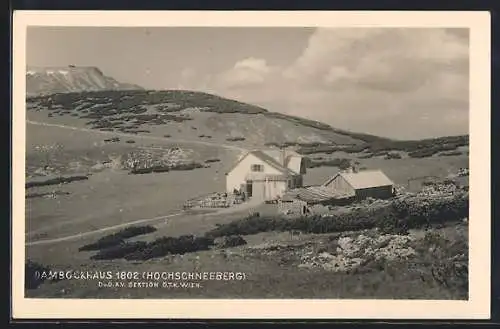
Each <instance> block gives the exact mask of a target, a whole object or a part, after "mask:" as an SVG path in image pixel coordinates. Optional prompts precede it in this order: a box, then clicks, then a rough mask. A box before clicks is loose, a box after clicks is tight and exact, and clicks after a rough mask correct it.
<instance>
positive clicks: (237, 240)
mask: <svg viewBox="0 0 500 329" xmlns="http://www.w3.org/2000/svg"><path fill="white" fill-rule="evenodd" d="M215 244H216V245H217V246H218V247H219V248H231V247H237V246H241V245H245V244H247V242H246V240H245V239H243V237H242V236H241V235H230V236H223V237H221V238H219V239H218V240H217V241H215Z"/></svg>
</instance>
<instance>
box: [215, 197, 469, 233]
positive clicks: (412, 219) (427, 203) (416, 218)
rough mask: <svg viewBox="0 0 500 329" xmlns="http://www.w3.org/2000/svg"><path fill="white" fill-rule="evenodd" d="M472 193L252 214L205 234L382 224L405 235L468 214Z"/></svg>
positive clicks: (337, 229)
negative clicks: (325, 210)
mask: <svg viewBox="0 0 500 329" xmlns="http://www.w3.org/2000/svg"><path fill="white" fill-rule="evenodd" d="M468 213H469V195H468V193H462V194H457V195H455V196H454V197H453V198H451V199H437V200H433V199H429V200H420V199H413V200H403V201H393V202H392V203H391V204H389V205H388V206H385V207H380V208H370V207H364V208H361V209H356V210H353V211H351V212H348V213H345V214H341V215H331V216H327V217H320V216H312V217H298V218H285V217H282V216H259V215H256V214H252V215H249V216H247V217H245V218H243V219H239V220H235V221H232V222H230V223H227V224H223V225H219V226H216V227H215V228H214V229H212V230H210V231H209V232H207V233H206V236H208V237H211V238H217V237H222V236H233V235H252V234H257V233H261V232H270V231H290V230H297V231H302V232H306V233H333V232H343V231H360V230H365V229H372V228H375V227H379V228H380V229H382V230H383V231H386V232H390V233H397V234H406V233H407V232H408V229H411V228H422V227H428V226H429V225H430V224H431V223H439V224H441V223H444V222H447V221H453V220H459V219H461V218H464V217H468Z"/></svg>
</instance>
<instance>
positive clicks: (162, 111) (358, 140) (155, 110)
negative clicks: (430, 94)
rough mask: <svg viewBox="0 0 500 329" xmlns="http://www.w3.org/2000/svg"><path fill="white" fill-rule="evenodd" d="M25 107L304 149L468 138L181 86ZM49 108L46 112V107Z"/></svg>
mask: <svg viewBox="0 0 500 329" xmlns="http://www.w3.org/2000/svg"><path fill="white" fill-rule="evenodd" d="M28 109H31V110H42V111H43V112H44V114H47V115H48V116H50V117H49V118H47V119H46V120H49V121H50V122H59V121H60V120H61V119H64V118H67V117H70V118H82V119H85V121H86V125H87V126H89V127H92V128H96V129H111V130H114V131H125V132H134V130H135V131H137V130H139V133H151V134H157V135H170V136H172V137H184V138H187V137H189V138H195V139H205V140H210V141H228V139H231V138H235V137H242V138H245V140H243V141H241V142H240V144H242V145H252V146H262V145H264V144H266V145H278V144H295V145H296V146H301V151H303V152H304V153H308V152H309V153H310V152H312V153H318V151H320V150H324V149H327V150H328V149H330V150H331V149H335V148H338V147H339V146H341V147H346V146H347V145H355V147H354V148H353V149H351V150H352V151H362V150H369V151H371V152H376V151H380V150H404V151H407V152H423V153H424V155H425V154H426V153H429V152H431V151H432V150H435V151H436V152H437V151H440V150H443V151H450V150H454V149H456V148H457V147H459V146H463V145H467V144H468V137H467V136H456V137H443V138H435V139H427V140H422V141H394V140H390V139H387V138H381V137H377V136H373V135H368V134H360V133H352V132H348V131H344V130H340V129H337V128H332V127H330V126H329V125H326V124H324V123H321V122H317V121H313V120H308V119H304V118H299V117H294V116H289V115H284V114H281V113H275V112H269V111H267V110H265V109H263V108H261V107H258V106H255V105H250V104H245V103H241V102H238V101H235V100H230V99H226V98H222V97H219V96H216V95H211V94H207V93H202V92H192V91H182V90H167V91H140V90H138V91H99V92H85V93H64V94H55V95H52V96H43V97H31V98H29V99H28ZM47 109H48V113H47V112H46V111H44V110H47ZM192 109H196V110H195V111H192ZM49 113H50V114H49ZM71 121H75V120H71ZM318 148H319V150H318ZM436 152H434V153H436ZM431 153H432V152H431ZM432 154H433V153H432Z"/></svg>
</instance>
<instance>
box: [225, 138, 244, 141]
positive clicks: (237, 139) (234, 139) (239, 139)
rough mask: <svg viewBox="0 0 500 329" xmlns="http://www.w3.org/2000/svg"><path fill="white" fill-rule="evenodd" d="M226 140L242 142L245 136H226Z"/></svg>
mask: <svg viewBox="0 0 500 329" xmlns="http://www.w3.org/2000/svg"><path fill="white" fill-rule="evenodd" d="M226 140H227V141H228V142H240V141H244V140H245V137H230V138H226Z"/></svg>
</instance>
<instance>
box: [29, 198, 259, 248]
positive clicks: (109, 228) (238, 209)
mask: <svg viewBox="0 0 500 329" xmlns="http://www.w3.org/2000/svg"><path fill="white" fill-rule="evenodd" d="M259 204H260V203H257V202H251V201H250V202H245V203H242V204H239V205H237V206H235V207H231V208H225V209H221V210H218V211H215V212H212V213H208V214H199V215H193V216H194V217H197V216H213V215H221V214H228V213H237V212H243V211H246V210H249V209H251V208H253V207H256V206H258V205H259ZM181 215H185V213H184V212H178V213H175V214H170V215H165V216H157V217H152V218H143V219H138V220H135V221H131V222H127V223H122V224H118V225H112V226H107V227H103V228H100V229H97V230H93V231H88V232H83V233H78V234H73V235H68V236H64V237H60V238H55V239H47V240H38V241H32V242H27V243H26V246H36V245H44V244H51V243H57V242H63V241H68V240H76V239H79V238H83V237H87V236H91V235H95V234H99V233H103V232H106V231H112V230H116V229H118V228H122V227H127V226H130V225H136V224H144V223H150V222H154V221H159V222H160V221H163V224H165V223H166V221H165V220H166V219H168V218H172V217H177V216H181ZM161 224H162V223H161V222H160V226H161Z"/></svg>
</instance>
